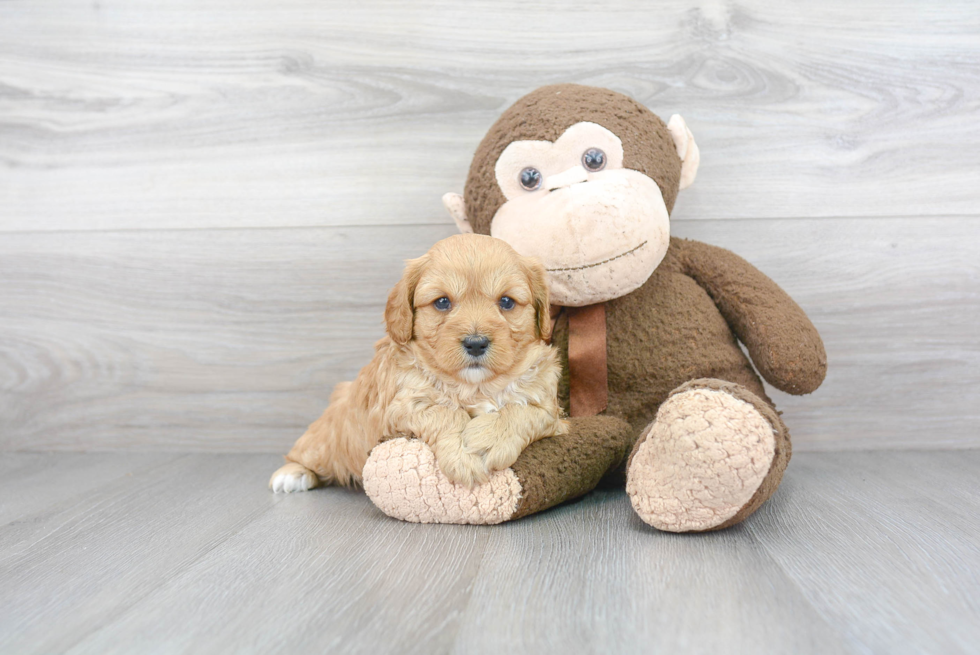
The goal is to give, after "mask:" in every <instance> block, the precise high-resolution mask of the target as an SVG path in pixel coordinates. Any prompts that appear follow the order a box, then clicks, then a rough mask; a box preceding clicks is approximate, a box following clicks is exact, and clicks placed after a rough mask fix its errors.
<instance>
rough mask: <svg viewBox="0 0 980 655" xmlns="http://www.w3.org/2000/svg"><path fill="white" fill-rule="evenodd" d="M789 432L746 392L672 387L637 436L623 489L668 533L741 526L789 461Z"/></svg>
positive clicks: (716, 384)
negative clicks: (655, 415)
mask: <svg viewBox="0 0 980 655" xmlns="http://www.w3.org/2000/svg"><path fill="white" fill-rule="evenodd" d="M791 454H792V446H791V444H790V440H789V432H788V431H787V430H786V426H785V425H783V422H782V420H780V418H779V415H778V414H777V413H776V411H775V410H774V409H773V408H772V407H771V406H770V405H769V404H768V403H766V402H765V401H763V400H761V399H760V398H759V397H758V396H756V395H755V394H753V393H751V392H750V391H748V390H747V389H745V387H742V386H741V385H738V384H735V383H733V382H724V381H722V380H715V379H702V380H693V381H691V382H688V383H687V384H684V385H682V386H680V387H678V388H677V389H676V390H674V391H673V392H672V393H671V395H670V396H669V397H668V398H667V400H665V401H664V403H663V404H662V405H660V408H659V409H658V411H657V417H656V418H655V419H654V421H653V422H652V423H651V424H650V425H649V426H647V428H646V429H645V430H644V431H643V433H642V434H641V435H640V438H639V439H638V440H637V442H636V445H635V446H634V448H633V452H632V454H631V455H630V459H629V464H628V467H627V483H626V491H627V493H628V494H629V496H630V500H631V501H632V503H633V509H635V510H636V513H637V514H638V515H639V516H640V518H641V519H643V520H644V521H645V522H646V523H648V524H650V525H652V526H653V527H655V528H657V529H659V530H666V531H669V532H701V531H705V530H719V529H721V528H726V527H728V526H730V525H734V524H736V523H739V522H741V521H742V520H744V519H745V518H746V517H748V516H749V515H750V514H752V513H753V512H754V511H755V510H756V509H758V508H759V506H760V505H762V503H763V502H765V501H766V499H767V498H769V496H771V495H772V494H773V492H775V491H776V487H778V486H779V481H780V480H781V479H782V477H783V471H784V470H785V469H786V465H787V464H788V463H789V458H790V456H791Z"/></svg>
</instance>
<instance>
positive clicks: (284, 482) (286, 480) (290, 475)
mask: <svg viewBox="0 0 980 655" xmlns="http://www.w3.org/2000/svg"><path fill="white" fill-rule="evenodd" d="M317 484H319V480H318V479H317V477H316V474H315V473H314V472H313V471H311V470H310V469H308V468H306V467H305V466H303V465H302V464H297V463H296V462H289V463H288V464H286V465H285V466H283V467H281V468H280V469H279V470H278V471H276V472H275V473H273V474H272V477H271V478H269V488H270V489H272V491H274V492H275V493H280V492H284V493H287V494H289V493H293V492H295V491H306V490H308V489H312V488H313V487H315V486H317Z"/></svg>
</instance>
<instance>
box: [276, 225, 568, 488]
mask: <svg viewBox="0 0 980 655" xmlns="http://www.w3.org/2000/svg"><path fill="white" fill-rule="evenodd" d="M545 279H546V278H545V271H544V268H543V267H542V266H541V264H539V263H538V262H537V260H534V259H529V258H525V257H521V256H520V255H518V254H517V253H516V252H515V251H514V250H513V249H512V248H511V247H510V246H509V245H507V244H506V243H504V242H503V241H500V240H499V239H494V238H492V237H488V236H481V235H473V234H461V235H457V236H453V237H449V238H448V239H444V240H442V241H440V242H438V243H437V244H436V245H435V246H433V247H432V249H431V250H430V251H429V252H428V253H426V254H425V255H424V256H422V257H420V258H418V259H413V260H410V261H409V262H407V265H406V267H405V273H404V275H403V276H402V279H401V280H400V281H399V282H398V284H397V285H396V286H395V288H394V289H392V291H391V294H390V295H389V296H388V305H387V307H386V308H385V323H386V324H387V332H388V336H387V337H384V338H382V339H381V340H380V341H378V343H377V344H376V345H375V354H374V359H372V360H371V363H370V364H368V365H367V366H365V367H364V368H363V369H362V370H361V372H360V373H359V374H358V376H357V379H355V380H354V381H353V382H341V383H340V384H338V385H337V387H336V389H335V390H334V392H333V395H332V396H331V397H330V406H329V407H327V409H326V411H325V412H324V413H323V416H321V417H320V418H319V419H318V420H317V421H316V422H315V423H313V425H311V426H310V427H309V429H307V431H306V434H304V435H303V436H302V437H300V439H299V441H297V442H296V445H294V446H293V449H292V450H290V451H289V454H288V455H286V460H287V462H288V463H287V464H286V465H285V466H283V467H282V468H280V469H279V470H278V471H276V472H275V473H274V474H273V475H272V479H271V480H270V481H269V487H270V488H271V489H272V490H273V491H276V492H279V491H285V492H291V491H305V490H307V489H310V488H311V487H315V486H317V484H319V483H325V484H330V483H336V484H342V485H350V484H352V483H359V482H360V480H361V470H362V469H363V467H364V462H365V461H366V460H367V457H368V454H369V453H370V452H371V449H372V448H373V447H374V446H375V445H377V444H378V443H379V442H381V441H383V440H385V439H388V438H394V437H415V438H418V439H422V440H423V441H424V442H425V443H426V444H428V445H429V447H431V448H432V451H433V453H434V454H435V457H436V460H437V461H438V463H439V467H440V468H441V469H442V470H443V472H444V473H445V474H446V475H447V476H448V477H449V479H451V480H453V481H454V482H457V483H461V484H464V485H467V486H473V485H474V484H477V483H480V482H483V481H485V480H486V479H487V477H488V476H489V473H490V472H491V471H495V470H499V469H505V468H507V467H509V466H510V465H511V464H513V463H514V461H515V460H517V456H518V455H520V453H521V451H522V450H524V448H525V447H526V446H527V445H528V444H530V443H531V442H533V441H536V440H538V439H541V438H543V437H548V436H551V435H555V434H564V433H565V431H566V429H567V427H566V425H565V422H564V421H563V420H562V419H561V409H560V408H559V405H558V401H557V395H558V378H559V376H560V367H559V364H558V361H557V355H556V352H555V350H554V349H553V348H551V347H550V346H548V345H547V343H546V340H547V339H548V338H549V337H550V336H551V319H550V316H549V306H548V287H547V283H546V281H545Z"/></svg>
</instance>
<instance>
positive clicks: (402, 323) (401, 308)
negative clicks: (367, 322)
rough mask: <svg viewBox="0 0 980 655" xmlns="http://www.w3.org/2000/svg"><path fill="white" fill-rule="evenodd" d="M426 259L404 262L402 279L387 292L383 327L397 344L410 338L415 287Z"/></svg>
mask: <svg viewBox="0 0 980 655" xmlns="http://www.w3.org/2000/svg"><path fill="white" fill-rule="evenodd" d="M426 261H427V259H426V258H425V257H424V256H423V257H419V258H418V259H409V260H408V261H406V262H405V272H404V273H402V279H400V280H398V284H396V285H395V288H394V289H392V290H391V293H389V294H388V304H387V305H386V306H385V327H386V329H387V330H388V336H389V337H391V340H392V341H394V342H395V343H397V344H401V345H403V346H404V345H405V344H406V343H408V342H409V341H411V340H412V327H413V325H414V323H415V304H414V302H413V298H414V297H415V287H417V286H418V284H419V279H420V278H421V277H422V270H423V269H424V268H425V263H426Z"/></svg>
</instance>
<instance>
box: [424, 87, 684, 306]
mask: <svg viewBox="0 0 980 655" xmlns="http://www.w3.org/2000/svg"><path fill="white" fill-rule="evenodd" d="M698 161H699V153H698V147H697V145H696V144H695V143H694V138H693V136H692V135H691V132H690V130H688V129H687V126H686V125H685V124H684V119H683V118H681V117H680V116H678V115H674V116H673V117H671V119H670V122H669V123H667V124H664V122H663V121H662V120H660V118H658V117H657V116H656V115H655V114H653V113H652V112H651V111H650V110H649V109H647V108H646V107H644V106H643V105H641V104H639V103H638V102H636V101H634V100H632V99H631V98H629V97H627V96H624V95H622V94H620V93H616V92H614V91H609V90H607V89H598V88H592V87H586V86H579V85H575V84H561V85H555V86H546V87H542V88H540V89H538V90H537V91H534V92H533V93H530V94H528V95H526V96H524V97H523V98H521V99H520V100H518V101H517V102H516V103H514V105H513V106H511V107H510V108H509V109H508V110H507V111H505V112H504V113H503V115H502V116H501V117H500V119H499V120H497V122H496V123H495V124H494V126H493V127H491V128H490V131H489V132H488V133H487V135H486V136H485V137H484V139H483V142H482V143H481V144H480V147H479V148H478V149H477V151H476V155H475V156H474V157H473V163H472V165H471V166H470V173H469V176H468V178H467V180H466V189H465V191H464V195H463V196H460V195H459V194H455V193H448V194H446V195H445V196H444V197H443V202H444V203H445V205H446V208H447V209H448V210H449V212H450V213H451V214H452V215H453V218H454V219H455V220H456V223H457V225H458V226H459V229H460V230H461V231H463V232H476V233H478V234H489V235H491V236H494V237H498V238H500V239H503V240H504V241H506V242H507V243H509V244H510V245H511V246H512V247H513V248H514V249H515V250H517V251H518V252H519V253H521V254H522V255H530V256H534V257H537V258H538V259H540V260H541V262H542V263H543V264H544V265H545V268H546V269H547V270H548V274H549V282H550V284H551V296H552V300H553V302H555V303H556V304H559V305H565V306H571V307H581V306H584V305H590V304H593V303H598V302H604V301H606V300H610V299H612V298H618V297H619V296H623V295H626V294H627V293H629V292H631V291H633V290H634V289H636V288H638V287H639V286H640V285H642V284H643V283H644V282H646V280H647V278H649V277H650V275H651V274H652V273H653V271H654V269H656V268H657V266H658V265H659V264H660V261H661V260H662V259H663V257H664V254H665V253H666V252H667V246H668V244H669V241H670V224H669V213H670V210H671V209H672V208H673V206H674V200H675V199H676V197H677V192H678V190H679V189H683V188H685V187H686V186H688V185H689V184H690V183H691V182H693V181H694V176H695V174H696V173H697V167H698Z"/></svg>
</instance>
